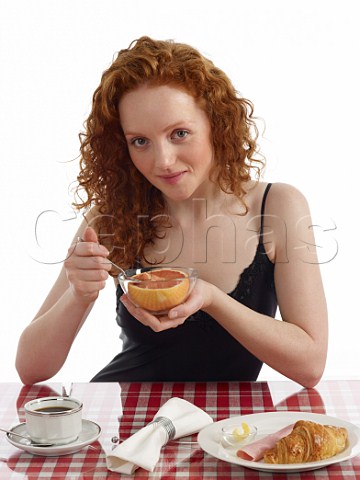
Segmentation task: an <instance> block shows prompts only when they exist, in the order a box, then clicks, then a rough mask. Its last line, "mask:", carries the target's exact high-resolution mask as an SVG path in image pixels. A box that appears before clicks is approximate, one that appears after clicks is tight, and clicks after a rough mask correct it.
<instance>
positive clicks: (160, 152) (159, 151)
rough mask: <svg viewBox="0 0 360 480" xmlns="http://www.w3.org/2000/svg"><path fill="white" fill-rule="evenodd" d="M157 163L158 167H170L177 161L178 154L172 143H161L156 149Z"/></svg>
mask: <svg viewBox="0 0 360 480" xmlns="http://www.w3.org/2000/svg"><path fill="white" fill-rule="evenodd" d="M154 154H155V165H156V166H157V167H158V168H168V167H170V166H171V165H173V164H174V163H175V161H176V154H175V152H174V149H173V148H172V146H171V145H159V146H157V147H156V149H155V152H154Z"/></svg>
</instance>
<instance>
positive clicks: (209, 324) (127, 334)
mask: <svg viewBox="0 0 360 480" xmlns="http://www.w3.org/2000/svg"><path fill="white" fill-rule="evenodd" d="M270 187H271V184H268V185H267V186H266V189H265V192H264V196H263V199H262V205H261V225H260V232H259V243H258V246H257V249H256V253H255V257H254V259H253V261H252V263H251V264H250V265H249V266H248V267H247V268H246V269H245V270H244V271H243V272H242V274H241V275H240V277H239V281H238V283H237V285H236V287H235V288H234V290H233V291H232V292H230V293H229V294H228V295H230V296H231V297H233V298H234V299H235V300H237V301H238V302H240V303H242V304H244V305H246V306H247V307H249V308H251V309H252V310H255V311H256V312H259V313H262V314H265V315H268V316H270V317H275V313H276V309H277V300H276V292H275V284H274V264H273V263H272V262H271V261H270V260H269V258H268V256H267V254H266V251H265V248H264V244H263V228H264V226H263V220H264V211H265V201H266V196H267V194H268V191H269V189H270ZM116 295H117V308H116V312H117V317H116V320H117V323H118V325H119V326H120V327H121V334H120V338H121V339H122V341H123V348H122V351H121V352H120V353H119V354H118V355H117V356H116V357H115V358H114V359H113V360H112V361H111V362H110V363H109V364H108V365H107V366H106V367H105V368H104V369H103V370H101V371H100V372H99V373H98V374H97V375H96V376H95V377H94V378H93V379H92V381H93V382H142V381H143V382H145V381H150V382H154V381H163V382H165V381H173V382H175V381H243V380H251V381H254V380H256V379H257V377H258V375H259V372H260V370H261V367H262V362H261V361H260V360H259V359H258V358H256V357H255V356H254V355H253V354H252V353H250V352H249V351H248V350H247V349H246V348H244V347H243V346H242V345H241V343H239V342H238V341H237V340H235V338H234V337H232V336H231V335H230V334H229V333H228V332H227V331H226V330H225V329H224V328H223V327H222V326H221V325H220V324H219V323H218V322H217V321H216V320H214V319H213V318H212V317H211V316H210V315H208V314H206V313H205V312H203V311H201V310H199V311H198V312H196V313H195V314H194V315H192V316H191V317H189V318H188V319H187V320H186V321H185V323H184V324H183V325H180V326H179V327H176V328H174V329H170V330H165V331H163V332H157V333H156V332H154V331H153V330H151V329H150V328H149V327H146V326H144V325H143V324H142V323H140V322H139V321H138V320H136V319H135V318H134V317H133V316H132V315H130V314H129V312H128V311H127V310H126V308H125V307H124V306H123V304H122V303H121V301H120V297H121V295H122V290H121V287H120V286H118V287H117V290H116Z"/></svg>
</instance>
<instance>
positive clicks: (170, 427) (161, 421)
mask: <svg viewBox="0 0 360 480" xmlns="http://www.w3.org/2000/svg"><path fill="white" fill-rule="evenodd" d="M150 423H157V424H158V425H161V426H162V427H164V429H165V431H166V433H167V436H168V438H167V440H166V442H165V443H164V445H166V444H167V443H168V442H170V440H172V439H173V438H174V437H175V433H176V430H175V426H174V424H173V422H172V421H171V420H170V418H168V417H156V418H154V420H153V421H152V422H150Z"/></svg>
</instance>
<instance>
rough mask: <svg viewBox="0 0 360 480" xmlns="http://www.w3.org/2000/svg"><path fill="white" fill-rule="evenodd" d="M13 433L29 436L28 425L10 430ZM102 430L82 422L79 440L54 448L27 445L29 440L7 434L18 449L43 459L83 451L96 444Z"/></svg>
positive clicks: (89, 423) (92, 424)
mask: <svg viewBox="0 0 360 480" xmlns="http://www.w3.org/2000/svg"><path fill="white" fill-rule="evenodd" d="M10 431H11V432H14V433H19V434H20V435H27V432H26V424H25V423H20V424H19V425H16V426H15V427H13V428H11V429H10ZM100 433H101V428H100V427H99V425H97V424H96V423H94V422H91V421H90V420H83V421H82V431H81V432H80V435H79V436H78V438H77V440H75V441H74V442H71V443H67V444H66V445H56V446H54V447H34V446H31V445H27V444H26V442H27V440H26V439H25V438H20V437H16V436H15V435H11V433H7V434H6V438H7V439H8V441H9V442H10V443H11V444H12V445H14V446H15V447H17V448H20V449H21V450H25V452H29V453H32V454H33V455H41V456H43V457H57V456H59V455H69V454H70V453H75V452H78V451H79V450H81V449H82V448H84V447H86V446H87V445H90V443H93V442H95V440H97V439H98V438H99V436H100Z"/></svg>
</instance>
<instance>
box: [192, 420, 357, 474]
mask: <svg viewBox="0 0 360 480" xmlns="http://www.w3.org/2000/svg"><path fill="white" fill-rule="evenodd" d="M297 420H308V421H312V422H316V423H321V424H322V425H334V426H335V427H345V428H347V430H348V434H349V437H348V445H347V447H346V448H345V450H344V451H343V452H341V453H339V454H338V455H335V456H334V457H331V458H328V459H326V460H321V461H319V462H308V463H294V464H287V465H285V464H281V465H274V464H268V463H265V462H264V461H263V460H260V461H258V462H251V461H249V460H243V459H242V458H239V457H237V456H236V452H231V451H230V452H229V451H228V450H225V449H224V448H223V447H222V446H221V443H220V439H221V429H222V428H223V427H225V426H226V425H228V424H234V423H238V422H240V423H239V424H240V425H241V422H246V423H248V424H249V425H255V426H256V427H257V436H256V438H255V439H254V441H256V440H259V439H260V438H262V437H265V436H266V435H269V434H270V433H274V432H276V431H278V430H280V429H281V428H283V427H286V426H287V425H291V424H292V423H295V422H296V421H297ZM198 442H199V445H200V447H201V448H202V449H203V450H204V451H205V452H207V453H209V454H210V455H212V456H213V457H216V458H219V459H220V460H223V461H224V462H228V463H234V464H236V465H241V466H242V467H247V468H251V469H253V470H262V471H267V472H302V471H306V470H315V469H317V468H322V467H326V466H327V465H332V464H333V463H339V462H344V461H345V460H348V459H349V458H352V457H355V456H356V455H358V454H359V453H360V428H359V427H357V426H356V425H354V424H352V423H350V422H346V421H344V420H341V419H339V418H336V417H329V416H327V415H321V414H317V413H305V412H269V413H257V414H253V415H242V416H240V417H230V418H227V419H225V420H221V421H220V422H215V423H213V424H211V425H209V426H207V427H205V428H204V429H203V430H201V431H200V432H199V435H198Z"/></svg>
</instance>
